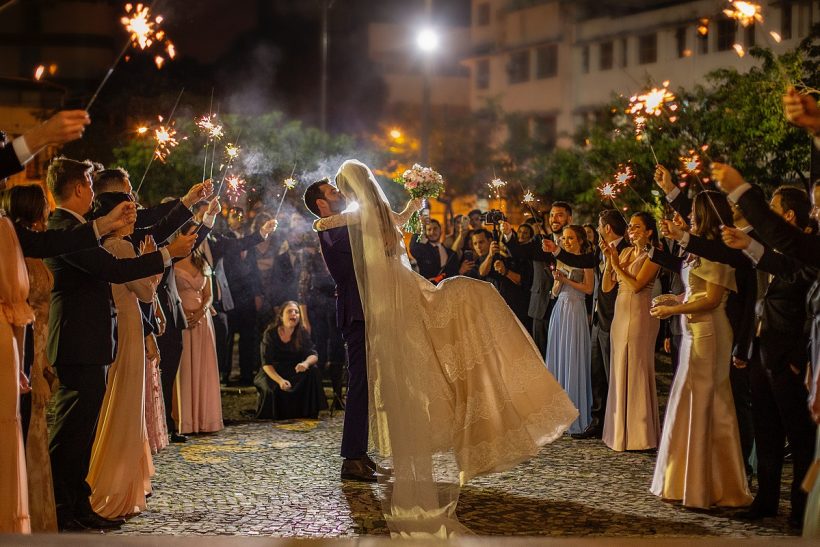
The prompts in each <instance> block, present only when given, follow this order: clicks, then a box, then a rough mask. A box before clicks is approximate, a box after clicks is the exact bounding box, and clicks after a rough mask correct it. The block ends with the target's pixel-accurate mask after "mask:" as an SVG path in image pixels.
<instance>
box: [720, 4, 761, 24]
mask: <svg viewBox="0 0 820 547" xmlns="http://www.w3.org/2000/svg"><path fill="white" fill-rule="evenodd" d="M729 4H730V5H731V7H730V8H727V9H725V10H723V13H725V14H726V16H727V17H731V18H732V19H735V20H736V21H737V22H738V23H740V25H741V26H743V27H748V26H750V25H754V24H755V23H762V22H763V10H762V8H761V7H760V5H759V4H754V3H752V2H743V1H741V0H729Z"/></svg>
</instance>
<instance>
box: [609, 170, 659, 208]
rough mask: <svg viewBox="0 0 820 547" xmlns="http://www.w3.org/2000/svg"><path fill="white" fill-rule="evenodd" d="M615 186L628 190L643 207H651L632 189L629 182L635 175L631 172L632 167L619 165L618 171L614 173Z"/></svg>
mask: <svg viewBox="0 0 820 547" xmlns="http://www.w3.org/2000/svg"><path fill="white" fill-rule="evenodd" d="M614 179H615V184H616V186H618V187H620V188H629V189H630V190H631V191H632V193H633V194H635V195H636V196H638V199H639V200H641V201H642V202H643V204H644V205H646V206H647V207H651V205H649V203H648V202H647V201H646V200H645V199H644V198H643V196H642V195H640V194H639V193H638V191H637V190H635V188H633V187H632V184H631V181H632V180H634V179H635V173H634V172H633V171H632V167H631V166H629V165H619V166H618V170H617V171H616V172H615V177H614Z"/></svg>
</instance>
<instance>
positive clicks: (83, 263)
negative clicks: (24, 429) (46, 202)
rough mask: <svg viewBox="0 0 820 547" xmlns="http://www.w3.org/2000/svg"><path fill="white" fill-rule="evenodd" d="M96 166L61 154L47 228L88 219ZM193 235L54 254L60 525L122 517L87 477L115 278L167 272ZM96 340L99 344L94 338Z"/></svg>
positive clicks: (51, 355) (110, 347)
mask: <svg viewBox="0 0 820 547" xmlns="http://www.w3.org/2000/svg"><path fill="white" fill-rule="evenodd" d="M90 171H91V165H90V164H89V163H86V162H77V161H74V160H70V159H67V158H57V159H55V160H53V161H52V163H51V165H50V166H49V169H48V174H47V177H46V180H47V182H48V185H49V189H50V190H51V192H52V194H53V195H54V198H55V200H56V201H57V205H58V207H57V210H56V211H55V212H54V213H53V214H52V216H51V218H50V219H49V227H53V228H69V227H73V226H76V225H78V224H82V223H84V222H86V220H85V218H84V215H85V214H86V213H87V212H88V211H89V209H90V208H91V202H92V200H93V198H94V191H93V183H92V181H91V176H90ZM193 241H194V237H193V236H191V237H186V238H179V239H178V240H177V241H174V242H173V243H172V244H170V245H168V246H167V247H165V248H163V249H162V250H161V251H157V252H153V253H148V254H146V255H144V256H141V257H138V258H131V259H117V258H115V257H114V256H112V255H111V254H110V253H108V252H107V251H105V250H104V249H100V248H95V249H91V250H88V251H80V252H77V253H71V254H66V255H61V256H58V257H56V258H51V259H48V260H47V262H46V264H47V265H48V267H49V268H50V269H51V271H52V274H53V275H54V291H53V292H52V295H51V313H50V317H49V340H48V359H49V360H50V361H51V362H52V364H53V366H54V369H55V372H56V374H57V378H58V379H59V380H60V388H59V390H58V391H57V393H56V395H55V415H56V417H55V423H54V428H53V429H52V432H51V439H50V445H49V451H50V455H51V463H52V473H53V477H54V494H55V500H56V503H57V520H58V525H59V526H60V528H61V529H84V528H110V527H112V526H118V525H119V524H121V521H109V520H107V519H103V518H101V517H100V516H99V515H97V514H96V513H94V512H93V511H92V509H91V505H90V503H89V499H88V496H89V495H90V494H91V491H90V489H89V487H88V485H87V484H86V482H85V478H86V475H87V474H88V465H89V459H90V456H91V444H92V441H93V439H94V428H95V425H96V422H97V417H98V415H99V412H100V406H101V404H102V398H103V395H104V393H105V375H106V370H107V367H108V365H110V364H111V362H112V361H113V360H114V354H115V352H114V336H113V335H114V332H115V326H116V308H115V307H114V305H113V302H112V299H111V287H110V285H109V283H126V282H128V281H133V280H135V279H141V278H143V277H148V276H151V275H156V274H159V273H161V272H162V271H163V269H164V267H165V264H166V263H167V264H170V263H171V258H172V257H174V256H185V255H186V254H188V252H190V249H191V247H192V245H193ZM89 340H93V341H94V343H88V341H89Z"/></svg>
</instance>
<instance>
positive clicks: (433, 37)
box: [416, 28, 439, 53]
mask: <svg viewBox="0 0 820 547" xmlns="http://www.w3.org/2000/svg"><path fill="white" fill-rule="evenodd" d="M416 45H417V46H418V48H419V49H420V50H421V51H423V52H425V53H432V52H433V51H435V50H437V49H438V46H439V37H438V33H436V31H435V30H433V29H432V28H424V29H422V30H421V31H419V33H418V35H416Z"/></svg>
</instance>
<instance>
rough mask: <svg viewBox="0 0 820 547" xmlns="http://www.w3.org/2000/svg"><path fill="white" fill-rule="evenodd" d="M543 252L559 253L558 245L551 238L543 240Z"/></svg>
mask: <svg viewBox="0 0 820 547" xmlns="http://www.w3.org/2000/svg"><path fill="white" fill-rule="evenodd" d="M541 250H542V251H544V252H545V253H553V254H555V253H557V252H558V244H557V243H556V242H554V241H553V240H551V239H549V238H544V239H543V240H541Z"/></svg>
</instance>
